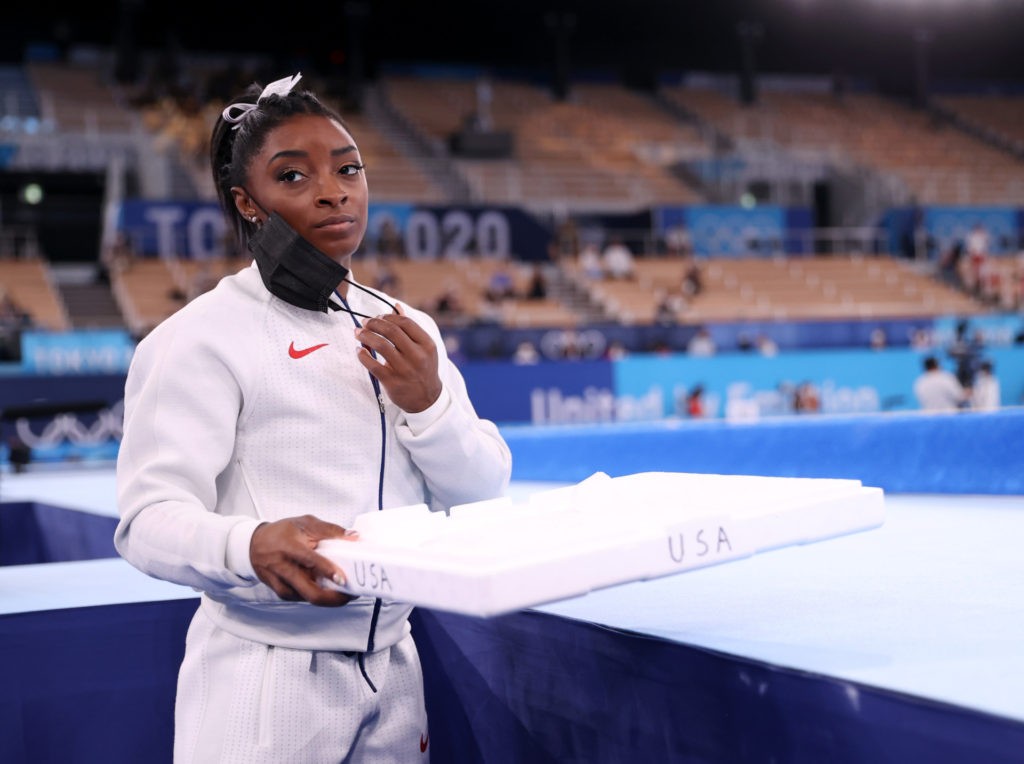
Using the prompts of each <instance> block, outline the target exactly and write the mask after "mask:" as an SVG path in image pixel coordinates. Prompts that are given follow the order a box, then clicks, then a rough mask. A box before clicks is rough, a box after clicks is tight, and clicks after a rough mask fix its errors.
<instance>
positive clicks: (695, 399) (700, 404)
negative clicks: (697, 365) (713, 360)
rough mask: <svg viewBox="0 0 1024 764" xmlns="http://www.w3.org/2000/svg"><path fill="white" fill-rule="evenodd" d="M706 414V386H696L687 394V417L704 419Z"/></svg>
mask: <svg viewBox="0 0 1024 764" xmlns="http://www.w3.org/2000/svg"><path fill="white" fill-rule="evenodd" d="M705 413H706V411H705V408H704V385H694V386H693V387H692V388H690V392H688V393H687V394H686V416H688V417H690V419H703V418H704V414H705Z"/></svg>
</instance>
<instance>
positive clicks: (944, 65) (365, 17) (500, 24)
mask: <svg viewBox="0 0 1024 764" xmlns="http://www.w3.org/2000/svg"><path fill="white" fill-rule="evenodd" d="M105 6H106V8H105ZM79 7H81V8H83V10H76V7H75V6H72V7H70V8H68V9H67V10H66V11H65V12H63V13H62V14H56V15H54V14H52V13H48V14H43V13H42V12H34V11H33V10H32V9H31V8H25V9H23V10H22V11H19V17H18V18H19V20H18V22H17V23H15V24H8V25H5V28H4V30H3V33H2V34H3V38H2V40H0V43H2V44H3V51H4V55H5V56H6V57H7V58H11V57H12V56H13V57H17V56H18V55H19V52H20V51H23V50H24V49H25V46H26V45H27V44H28V43H31V42H38V41H54V40H56V41H59V42H61V43H62V44H68V43H69V42H70V43H74V42H88V43H94V44H99V45H108V46H116V45H133V46H136V47H137V48H139V49H148V50H152V49H160V48H162V47H173V48H175V49H178V50H182V51H186V52H187V51H193V52H223V53H242V52H255V53H262V54H266V55H270V56H273V57H275V58H276V59H277V60H279V61H280V62H281V64H282V66H287V65H290V64H291V63H292V62H300V63H301V62H308V63H310V64H311V65H315V66H332V65H333V66H338V65H348V66H351V65H353V62H355V63H356V64H357V65H358V66H359V68H360V70H361V71H362V72H365V73H366V75H367V76H370V77H372V76H373V75H374V72H376V71H378V70H379V68H380V67H382V66H386V65H387V64H389V63H393V62H434V63H440V64H456V65H466V64H469V65H476V66H484V67H489V68H492V69H502V68H506V69H507V68H516V67H519V68H532V69H537V68H544V67H553V66H556V65H559V64H560V65H563V66H568V67H570V68H571V70H572V71H575V72H588V71H603V72H606V73H611V74H613V75H617V76H620V77H622V78H623V79H624V80H626V81H633V82H637V83H643V82H651V81H654V80H655V79H656V78H658V77H659V76H663V75H664V74H665V73H675V72H687V71H690V72H692V71H701V72H705V71H710V72H735V71H738V70H739V68H740V67H741V65H742V61H743V56H744V55H747V56H748V63H751V64H752V65H753V66H754V67H755V68H756V70H757V71H759V72H771V73H790V74H827V75H832V74H837V73H839V74H842V75H844V76H846V77H849V78H853V79H863V80H865V81H867V82H869V83H871V84H874V85H876V86H878V87H880V88H882V89H885V88H889V89H899V88H910V87H911V86H912V85H913V83H914V81H915V78H916V77H917V76H918V74H917V72H918V71H919V67H920V66H921V61H922V57H924V58H925V59H926V61H927V66H928V70H929V72H930V74H931V76H932V78H933V81H935V82H943V81H945V82H954V81H959V80H979V81H1000V82H1021V81H1024V45H1022V44H1021V43H1020V42H1019V36H1020V31H1021V30H1022V29H1024V0H703V1H698V0H616V1H615V2H611V0H554V1H553V2H541V1H540V0H518V1H517V2H511V1H510V0H490V1H488V0H476V1H474V0H435V1H434V2H422V1H420V2H413V1H411V0H337V1H336V2H334V3H329V4H314V3H308V2H304V1H302V0H296V1H295V2H290V3H274V4H270V3H259V2H254V3H250V4H237V3H236V4H230V5H229V4H213V3H199V2H197V1H196V0H178V2H168V0H161V1H160V2H156V1H155V0H117V1H115V2H106V3H94V4H88V5H87V6H86V5H81V6H79Z"/></svg>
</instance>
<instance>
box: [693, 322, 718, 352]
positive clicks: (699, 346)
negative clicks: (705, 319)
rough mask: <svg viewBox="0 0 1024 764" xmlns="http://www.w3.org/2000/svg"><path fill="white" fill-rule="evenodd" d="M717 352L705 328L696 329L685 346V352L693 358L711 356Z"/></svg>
mask: <svg viewBox="0 0 1024 764" xmlns="http://www.w3.org/2000/svg"><path fill="white" fill-rule="evenodd" d="M717 351H718V346H717V345H716V344H715V340H714V338H713V337H712V336H711V332H710V331H708V328H707V327H706V326H701V327H698V329H697V332H696V333H695V334H694V335H693V336H692V337H691V338H690V341H689V342H688V343H687V344H686V352H687V353H689V354H690V355H693V356H713V355H714V354H715V353H716V352H717Z"/></svg>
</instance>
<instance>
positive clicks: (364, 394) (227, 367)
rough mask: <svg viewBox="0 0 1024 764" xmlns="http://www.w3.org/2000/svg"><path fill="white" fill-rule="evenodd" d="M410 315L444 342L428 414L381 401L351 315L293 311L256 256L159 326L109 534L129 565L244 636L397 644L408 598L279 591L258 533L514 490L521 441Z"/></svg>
mask: <svg viewBox="0 0 1024 764" xmlns="http://www.w3.org/2000/svg"><path fill="white" fill-rule="evenodd" d="M384 296H385V297H387V296H386V295H384ZM347 299H348V304H349V305H350V307H351V309H352V310H353V311H356V312H358V313H363V314H365V315H370V316H373V315H378V314H380V313H381V312H382V311H386V310H387V308H386V307H385V306H384V305H383V303H381V302H379V301H378V300H376V299H375V298H374V297H373V296H371V295H369V294H366V293H364V292H362V291H361V290H358V289H350V290H349V293H348V296H347ZM388 299H389V301H390V302H394V300H393V299H391V298H388ZM405 312H406V314H407V315H409V316H410V317H412V318H413V319H415V320H416V322H417V323H418V324H419V325H420V326H422V327H423V328H424V329H425V330H426V331H427V332H428V333H429V334H430V336H431V337H432V338H433V339H434V341H435V343H436V344H437V348H438V354H439V364H440V375H441V382H442V384H443V391H442V393H441V397H440V398H439V399H438V400H437V402H436V403H434V404H433V405H432V406H431V407H430V408H429V409H427V410H426V411H422V412H418V413H415V414H410V413H406V412H404V411H402V410H400V409H399V408H398V407H397V406H395V405H394V404H393V403H392V402H391V401H390V400H389V399H388V397H387V394H386V392H384V391H383V388H381V392H380V397H379V398H378V395H377V392H376V391H375V388H374V385H373V384H372V383H371V377H370V374H369V372H367V370H366V369H365V367H364V366H363V365H362V364H361V363H360V362H359V361H358V359H357V357H356V350H357V346H358V343H357V341H356V338H355V336H354V329H355V319H354V318H353V316H351V315H350V314H349V313H346V312H344V311H336V312H335V311H332V312H330V313H318V312H315V311H309V310H303V309H301V308H296V307H294V306H292V305H289V304H288V303H285V302H284V301H282V300H280V299H278V298H276V297H274V296H273V295H271V294H270V292H269V291H267V289H266V288H265V287H264V285H263V282H262V280H261V278H260V274H259V271H258V270H257V268H256V266H255V264H253V265H251V266H250V267H248V268H245V269H243V270H242V271H241V272H239V273H238V274H235V275H232V276H228V277H226V278H224V279H222V280H221V281H220V283H219V284H218V285H217V286H216V287H215V288H214V289H213V290H212V291H210V292H207V293H206V294H204V295H201V296H200V297H198V298H196V299H195V300H193V301H192V302H191V303H189V304H188V305H186V306H185V307H183V308H182V309H181V310H179V311H178V312H176V313H175V314H174V315H172V316H171V317H170V318H168V319H167V320H165V321H164V322H163V323H161V324H160V325H159V326H158V327H156V328H155V329H154V330H153V331H152V332H151V333H150V334H149V335H148V336H147V337H146V338H145V339H143V340H142V341H141V342H140V343H139V345H138V347H137V348H136V351H135V354H134V357H133V359H132V363H131V367H130V369H129V371H128V376H127V381H126V384H125V414H124V434H123V438H122V440H121V446H120V450H119V454H118V462H117V491H118V507H119V512H120V517H121V519H120V522H119V524H118V526H117V530H116V531H115V537H114V542H115V545H116V547H117V550H118V552H119V553H120V554H121V555H122V557H124V558H125V559H126V560H127V561H128V562H129V563H131V564H132V565H133V566H135V567H136V568H138V569H139V570H141V571H143V572H144V573H147V574H148V575H151V576H154V577H156V578H160V579H164V580H167V581H172V582H175V583H178V584H183V585H186V586H191V587H193V588H195V589H196V590H198V591H200V592H201V593H202V596H201V605H200V606H201V607H202V608H203V609H204V610H205V612H206V613H207V614H208V615H209V616H210V617H211V618H212V619H213V620H214V621H215V622H216V623H217V624H218V625H219V626H221V627H222V628H223V629H225V630H226V631H228V632H230V633H232V634H235V635H237V636H239V637H243V638H246V639H250V640H254V641H257V642H261V643H265V644H272V645H277V646H282V647H293V648H298V649H307V650H343V651H350V650H358V651H363V650H376V649H381V648H384V647H387V646H390V645H392V644H394V643H395V642H397V641H398V640H399V639H401V638H402V636H404V635H405V634H406V633H407V632H408V629H409V627H408V622H407V616H408V614H409V612H410V611H411V607H410V606H409V605H406V604H403V603H394V602H380V601H379V600H374V599H372V598H369V597H360V598H357V599H355V600H353V601H352V602H350V603H349V604H347V605H345V606H343V607H331V608H327V607H317V606H313V605H310V604H308V603H305V602H286V601H283V600H281V599H280V598H279V597H278V596H277V594H275V593H274V591H273V590H272V589H271V588H270V587H268V586H266V585H265V584H263V583H262V582H261V581H259V579H258V578H257V577H256V574H255V572H254V571H253V567H252V563H251V561H250V559H249V542H250V539H251V537H252V534H253V531H254V530H255V528H256V526H257V525H258V524H259V523H261V522H264V521H271V522H272V521H274V520H279V519H281V518H285V517H294V516H298V515H304V514H312V515H316V516H318V517H320V518H321V519H323V520H327V521H330V522H334V523H337V524H338V525H341V526H344V527H349V526H351V524H352V521H353V519H354V518H355V517H356V515H358V514H360V513H363V512H369V511H374V510H378V509H382V508H383V509H387V508H389V507H400V506H407V505H410V504H417V503H420V502H426V503H429V504H430V505H431V506H432V507H434V508H439V507H440V508H446V507H450V506H453V505H456V504H463V503H468V502H473V501H481V500H484V499H490V498H495V497H498V496H501V495H502V494H503V493H504V492H505V489H506V488H507V486H508V481H509V478H510V473H511V455H510V453H509V449H508V446H507V445H506V443H505V441H504V440H503V439H502V437H501V434H500V433H499V431H498V428H497V427H496V426H495V425H494V424H493V423H492V422H490V421H487V420H484V419H481V418H479V417H478V416H477V414H476V411H475V410H474V409H473V406H472V404H471V402H470V400H469V397H468V395H467V392H466V386H465V382H464V380H463V378H462V375H461V374H460V373H459V371H458V369H457V368H456V367H455V365H454V364H453V363H452V362H451V361H450V360H449V359H448V357H447V354H446V353H445V349H444V344H443V342H442V338H441V333H440V331H439V330H438V327H437V325H436V323H435V322H434V321H433V320H432V319H431V318H430V317H429V316H427V315H426V314H425V313H423V312H421V311H417V310H414V309H411V308H407V309H405ZM354 543H358V542H354Z"/></svg>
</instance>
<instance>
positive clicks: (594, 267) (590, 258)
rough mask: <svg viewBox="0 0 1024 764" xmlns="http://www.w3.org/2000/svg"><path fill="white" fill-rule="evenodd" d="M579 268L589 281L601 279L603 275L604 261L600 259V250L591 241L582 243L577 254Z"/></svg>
mask: <svg viewBox="0 0 1024 764" xmlns="http://www.w3.org/2000/svg"><path fill="white" fill-rule="evenodd" d="M579 269H580V273H582V274H583V275H584V276H585V277H586V278H588V279H590V280H591V281H601V280H602V279H603V278H604V276H605V271H604V263H603V262H602V261H601V250H599V249H598V248H597V245H596V244H594V243H593V242H587V243H586V244H584V245H583V249H581V250H580V255H579Z"/></svg>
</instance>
